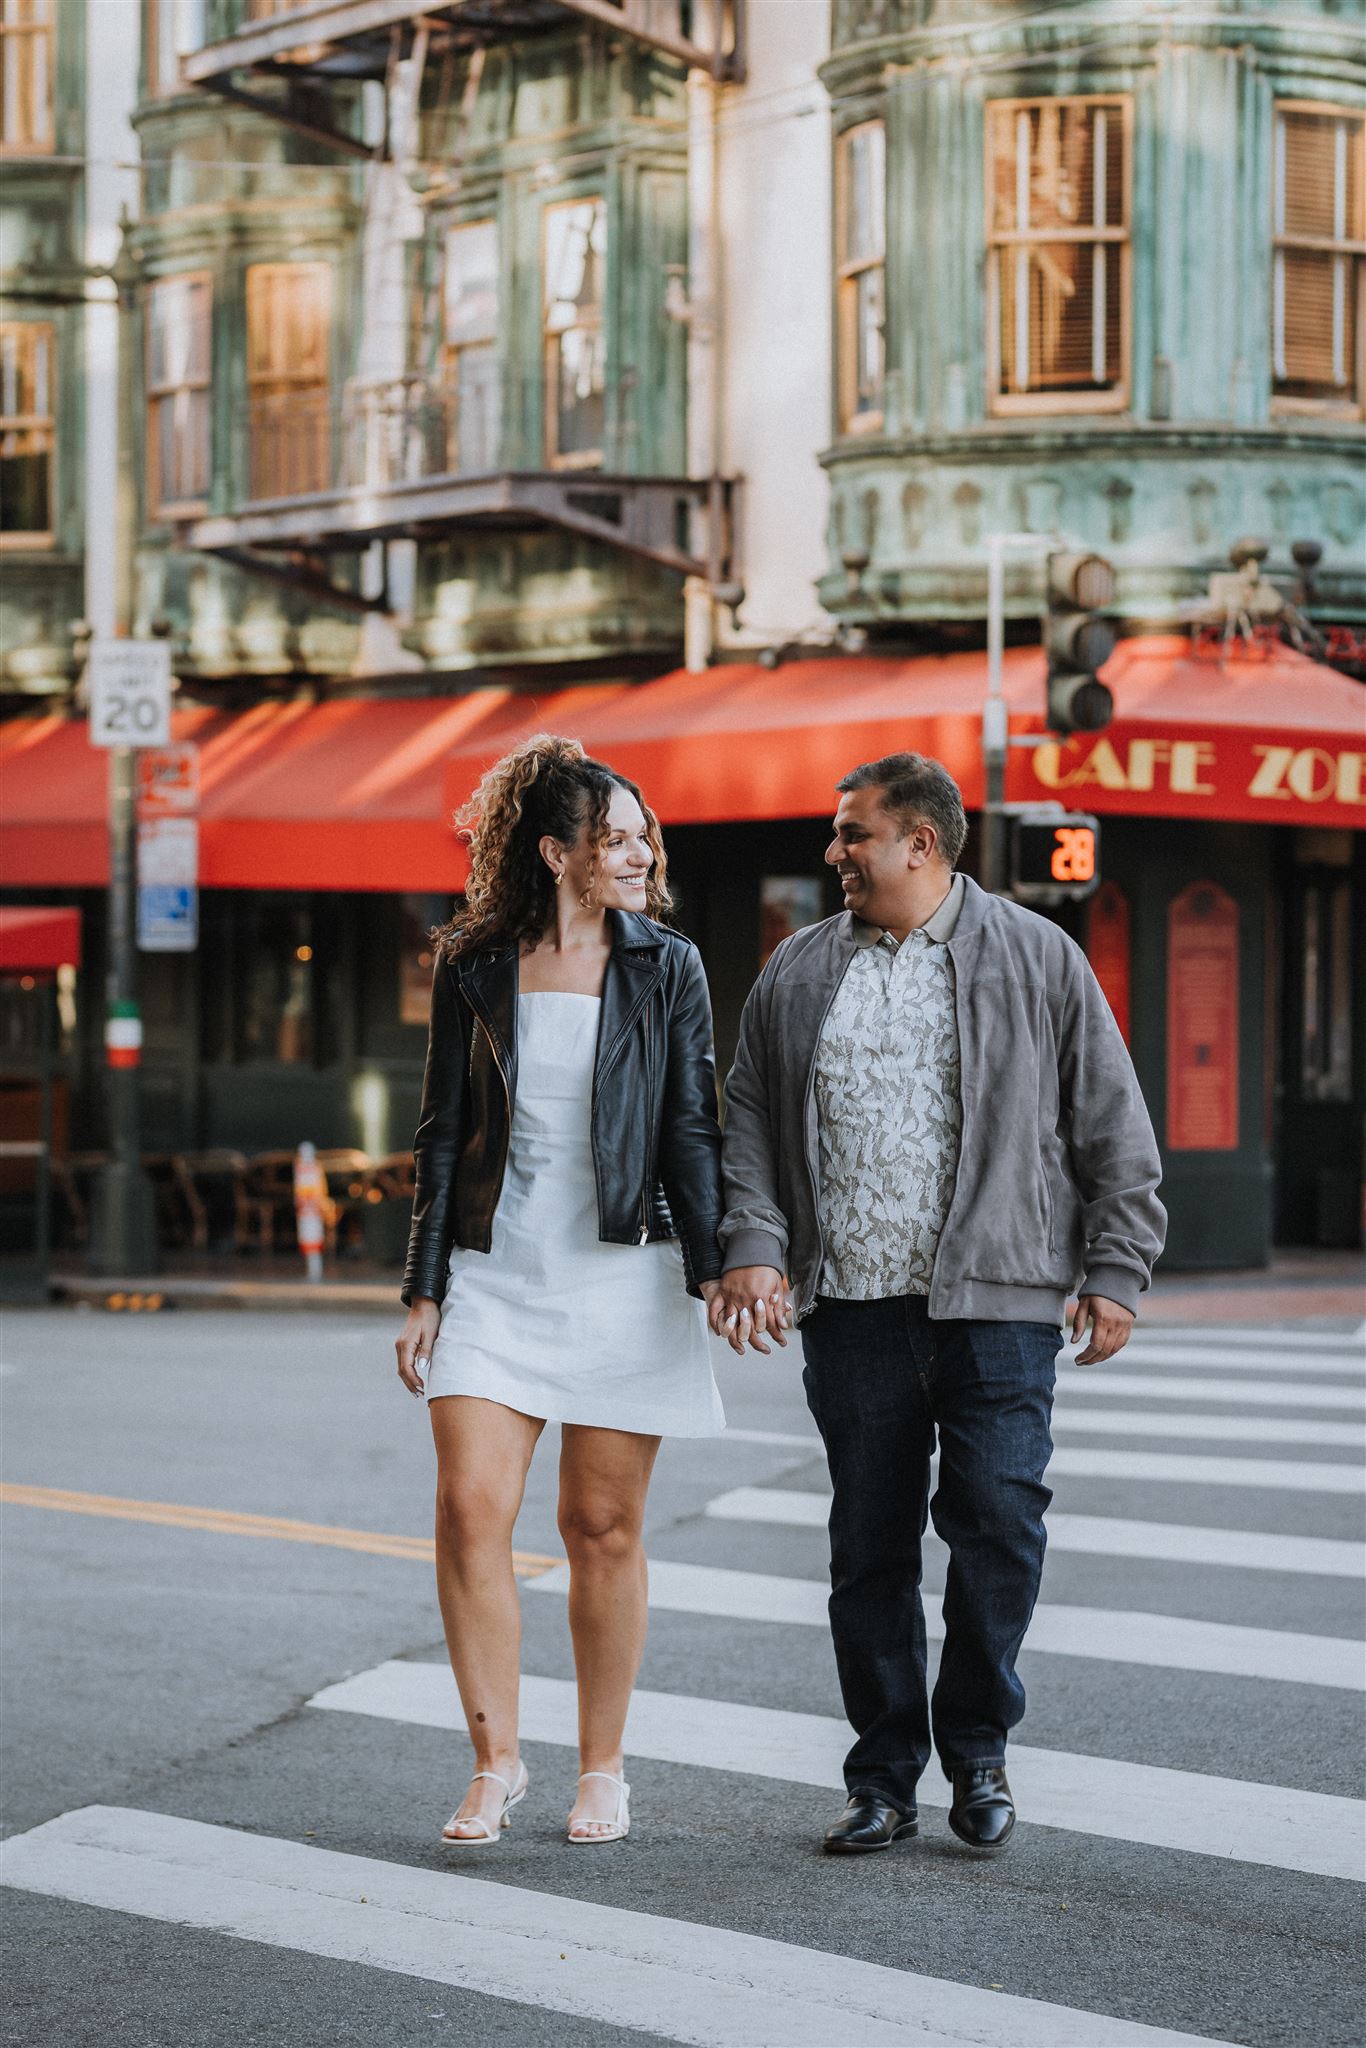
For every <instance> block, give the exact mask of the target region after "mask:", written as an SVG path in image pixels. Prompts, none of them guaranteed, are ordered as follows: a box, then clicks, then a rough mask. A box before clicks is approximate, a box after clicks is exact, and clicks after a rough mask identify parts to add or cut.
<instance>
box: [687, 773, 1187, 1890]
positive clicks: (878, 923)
mask: <svg viewBox="0 0 1366 2048" xmlns="http://www.w3.org/2000/svg"><path fill="white" fill-rule="evenodd" d="M839 789H840V792H841V796H840V803H839V809H838V811H837V812H836V816H835V836H834V839H833V841H832V843H831V845H830V847H829V849H828V851H827V853H826V856H825V858H826V860H827V862H828V863H829V864H830V865H831V866H833V867H834V868H836V869H837V871H838V874H839V878H840V882H841V884H842V886H843V890H844V901H845V906H846V907H845V911H844V913H843V915H841V916H838V917H833V918H829V919H827V920H826V921H825V922H824V923H822V924H818V925H813V926H810V927H808V928H807V929H805V930H803V931H799V932H796V933H794V934H793V935H792V936H791V937H790V938H788V939H786V940H784V942H783V943H782V945H781V946H779V947H778V949H777V951H776V952H775V953H774V955H773V957H772V959H771V960H770V961H769V962H768V965H767V966H766V967H765V968H764V971H763V973H762V974H761V975H760V977H759V980H758V982H757V983H756V985H755V987H754V989H753V990H752V992H751V994H750V997H749V1000H748V1002H747V1004H746V1006H745V1012H744V1017H743V1020H742V1023H741V1027H740V1044H739V1049H738V1051H737V1053H736V1058H735V1065H734V1067H733V1069H732V1071H731V1074H730V1078H729V1080H728V1082H727V1084H726V1096H727V1105H728V1110H727V1122H726V1132H725V1148H724V1154H723V1159H724V1170H725V1182H726V1202H727V1213H726V1216H725V1220H724V1222H723V1223H722V1226H721V1240H722V1247H723V1250H724V1254H725V1266H726V1273H725V1278H724V1279H723V1281H722V1288H721V1293H720V1294H719V1295H718V1296H717V1297H716V1299H715V1300H714V1301H713V1303H712V1325H713V1328H714V1329H716V1330H717V1331H718V1333H720V1334H723V1335H725V1336H728V1337H729V1339H730V1341H731V1343H732V1345H733V1346H734V1348H735V1349H736V1350H737V1351H739V1350H742V1349H743V1348H744V1345H745V1343H746V1342H749V1343H751V1344H752V1345H753V1346H754V1347H755V1348H756V1349H758V1350H761V1351H766V1350H767V1349H768V1343H767V1341H766V1340H767V1338H768V1337H773V1338H775V1339H776V1341H777V1342H779V1343H785V1342H786V1339H785V1337H784V1335H783V1331H784V1329H785V1328H786V1327H787V1326H788V1325H789V1324H790V1321H791V1315H792V1310H793V1307H794V1303H793V1300H792V1298H791V1296H795V1312H796V1316H797V1318H798V1319H799V1320H800V1321H801V1326H802V1337H803V1348H804V1351H805V1358H806V1369H805V1373H804V1376H803V1377H804V1382H805V1386H806V1394H807V1400H808V1402H809V1404H810V1408H811V1412H812V1414H813V1416H814V1417H815V1420H816V1426H817V1428H818V1429H819V1431H820V1433H821V1437H822V1439H823V1441H824V1444H825V1450H826V1456H827V1459H828V1461H829V1466H830V1477H831V1480H832V1481H833V1484H834V1499H833V1502H832V1505H831V1511H830V1538H831V1565H830V1575H831V1588H832V1590H831V1596H830V1623H831V1630H832V1633H833V1635H834V1641H835V1654H836V1660H837V1663H838V1666H839V1675H840V1686H841V1690H842V1693H843V1696H844V1706H845V1711H846V1713H847V1714H848V1717H849V1720H850V1722H851V1723H852V1725H853V1728H854V1730H855V1734H856V1737H857V1740H856V1741H855V1743H854V1746H853V1748H852V1749H851V1750H850V1752H849V1754H848V1757H847V1758H846V1759H845V1782H846V1785H847V1788H848V1795H849V1796H848V1804H847V1805H846V1807H845V1809H844V1812H843V1814H842V1815H841V1816H840V1818H839V1819H838V1820H837V1821H836V1822H835V1823H834V1825H833V1826H832V1827H831V1828H830V1829H829V1830H828V1832H827V1833H826V1836H825V1847H826V1849H827V1850H829V1851H831V1852H832V1853H836V1854H850V1853H856V1852H860V1851H866V1850H873V1849H884V1848H887V1847H888V1846H889V1845H890V1844H891V1843H892V1842H893V1841H894V1840H896V1839H897V1838H898V1837H899V1836H907V1835H913V1834H915V1832H916V1785H917V1781H918V1780H919V1778H920V1775H921V1772H922V1771H923V1770H924V1769H925V1766H926V1764H927V1763H928V1761H929V1757H930V1746H931V1729H933V1740H934V1746H935V1748H936V1749H937V1751H938V1754H939V1758H940V1762H941V1764H942V1766H943V1769H944V1771H945V1774H946V1775H947V1776H948V1777H949V1778H950V1780H951V1781H952V1785H953V1799H952V1805H951V1808H950V1812H949V1824H950V1826H951V1827H952V1829H953V1831H954V1833H955V1834H956V1835H958V1836H959V1838H960V1839H961V1840H962V1841H964V1842H966V1843H968V1844H969V1845H970V1846H971V1847H973V1848H974V1849H982V1850H995V1849H999V1848H1001V1847H1003V1846H1004V1844H1005V1842H1006V1840H1007V1838H1008V1837H1009V1835H1010V1833H1011V1830H1012V1828H1013V1827H1014V1825H1015V1808H1014V1803H1013V1801H1012V1798H1011V1793H1010V1786H1009V1783H1008V1781H1007V1779H1006V1774H1005V1752H1006V1736H1007V1734H1008V1732H1009V1730H1010V1729H1011V1728H1013V1727H1014V1726H1015V1725H1016V1724H1017V1723H1018V1721H1019V1720H1020V1718H1021V1716H1022V1714H1023V1713H1024V1691H1023V1688H1022V1686H1021V1685H1020V1682H1019V1679H1018V1678H1017V1677H1016V1675H1015V1661H1016V1657H1017V1655H1018V1653H1019V1648H1020V1644H1021V1641H1022V1640H1023V1637H1024V1633H1025V1630H1026V1628H1027V1627H1028V1625H1029V1618H1030V1615H1031V1614H1032V1612H1033V1608H1034V1602H1035V1599H1036V1597H1037V1594H1038V1589H1039V1577H1040V1573H1041V1570H1042V1567H1043V1554H1044V1526H1043V1514H1044V1509H1045V1508H1046V1507H1047V1505H1048V1503H1049V1501H1050V1499H1051V1498H1052V1496H1051V1494H1050V1492H1049V1489H1048V1488H1047V1487H1046V1486H1045V1485H1044V1468H1045V1467H1046V1465H1047V1463H1048V1459H1049V1455H1050V1453H1051V1451H1052V1440H1051V1438H1050V1436H1049V1416H1050V1411H1051V1408H1052V1396H1053V1377H1054V1359H1055V1357H1056V1354H1057V1351H1058V1349H1059V1346H1060V1344H1061V1342H1062V1332H1061V1325H1062V1321H1063V1317H1064V1314H1065V1306H1066V1300H1067V1297H1068V1295H1069V1293H1070V1292H1071V1290H1072V1289H1073V1287H1078V1293H1079V1299H1078V1301H1077V1307H1076V1311H1075V1315H1074V1317H1073V1324H1072V1335H1073V1339H1074V1341H1076V1342H1080V1341H1081V1338H1082V1336H1083V1333H1084V1332H1086V1330H1087V1329H1088V1326H1089V1339H1088V1342H1087V1345H1086V1349H1085V1350H1084V1351H1083V1352H1081V1354H1080V1355H1079V1357H1078V1360H1077V1363H1078V1364H1079V1365H1088V1364H1091V1363H1093V1362H1096V1361H1099V1360H1101V1359H1105V1358H1110V1357H1113V1355H1114V1354H1115V1352H1117V1351H1118V1350H1119V1349H1120V1348H1121V1346H1122V1345H1123V1344H1124V1343H1125V1342H1126V1340H1127V1338H1128V1335H1129V1331H1130V1329H1131V1327H1132V1324H1133V1319H1134V1312H1135V1309H1136V1308H1137V1305H1138V1298H1139V1295H1140V1294H1141V1293H1142V1292H1143V1290H1144V1288H1146V1286H1147V1285H1148V1282H1149V1279H1150V1277H1151V1273H1152V1266H1153V1261H1154V1260H1155V1259H1156V1257H1157V1255H1158V1253H1159V1252H1160V1250H1161V1248H1162V1242H1163V1234H1164V1230H1165V1224H1166V1217H1165V1213H1164V1211H1163V1208H1162V1205H1161V1203H1160V1202H1159V1201H1158V1199H1157V1194H1156V1188H1157V1183H1158V1179H1159V1177H1160V1164H1159V1159H1158V1152H1157V1144H1156V1140H1155V1139H1154V1137H1153V1131H1152V1126H1151V1124H1150V1122H1149V1119H1148V1114H1147V1111H1146V1109H1145V1108H1144V1105H1143V1099H1142V1096H1141V1095H1140V1093H1139V1088H1138V1082H1137V1080H1136V1078H1135V1075H1134V1070H1133V1067H1132V1064H1131V1063H1130V1060H1129V1055H1128V1053H1127V1051H1126V1050H1125V1046H1124V1041H1123V1039H1122V1038H1121V1036H1120V1034H1119V1031H1118V1029H1117V1027H1116V1025H1115V1022H1114V1019H1113V1018H1112V1017H1111V1015H1110V1011H1109V1008H1108V1006H1107V1004H1106V1002H1105V998H1104V996H1103V995H1102V994H1101V991H1100V988H1099V986H1098V984H1097V982H1096V980H1095V977H1094V976H1093V975H1092V973H1091V970H1090V968H1089V967H1088V965H1087V963H1086V959H1085V957H1084V955H1083V954H1082V953H1081V951H1080V949H1079V948H1078V947H1077V946H1075V945H1074V944H1073V942H1072V941H1071V940H1070V939H1069V938H1067V937H1066V935H1065V934H1064V933H1063V932H1062V931H1060V930H1059V929H1058V927H1057V926H1056V925H1053V924H1050V923H1049V922H1048V920H1047V919H1046V918H1042V917H1038V916H1036V915H1035V914H1034V913H1033V912H1032V911H1028V910H1025V909H1023V908H1021V907H1020V906H1019V905H1018V904H1015V903H1012V902H1010V901H1008V900H1006V899H1005V898H1002V897H997V896H988V895H986V894H984V892H983V891H982V890H981V889H979V888H978V887H977V886H976V884H975V883H973V882H971V881H969V880H968V879H966V878H965V877H964V876H962V875H956V874H955V872H954V865H955V862H956V861H957V859H958V856H959V854H960V853H961V851H962V848H963V841H964V839H965V837H966V834H967V820H966V818H965V816H964V813H963V801H962V797H961V795H960V794H959V791H958V787H957V785H956V784H955V783H954V781H953V779H952V777H951V776H950V775H949V774H948V773H947V771H946V770H945V769H944V768H942V767H941V766H940V765H939V763H938V762H936V761H932V760H927V759H924V758H923V757H922V756H920V755H918V754H893V755H890V756H889V757H888V758H887V759H885V760H882V761H873V762H871V763H869V764H867V765H866V766H864V767H861V768H856V769H855V770H854V771H853V773H852V774H850V775H846V776H845V778H844V780H843V781H842V782H841V783H840V785H839ZM785 1273H786V1274H790V1276H791V1296H790V1295H789V1293H788V1290H787V1286H786V1284H785V1282H784V1278H783V1276H784V1274H785ZM1078 1283H1079V1285H1078ZM936 1433H937V1435H938V1440H939V1483H938V1489H937V1491H936V1492H935V1494H934V1498H933V1501H931V1500H930V1498H929V1495H930V1456H931V1452H932V1450H933V1448H934V1443H935V1437H936ZM927 1507H928V1510H929V1512H930V1513H932V1514H933V1517H934V1525H935V1528H936V1529H937V1530H938V1532H939V1535H940V1536H941V1537H942V1538H943V1539H944V1541H945V1542H946V1543H947V1545H948V1547H949V1566H948V1578H947V1582H946V1587H945V1593H944V1623H945V1638H944V1648H943V1655H942V1657H941V1660H940V1666H939V1678H938V1682H937V1683H936V1685H935V1688H934V1698H933V1701H932V1702H930V1701H928V1700H927V1698H926V1675H925V1617H924V1610H923V1608H922V1606H921V1600H920V1577H921V1538H922V1536H923V1533H924V1529H925V1520H926V1512H927Z"/></svg>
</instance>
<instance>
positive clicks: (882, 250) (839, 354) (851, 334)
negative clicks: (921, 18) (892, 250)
mask: <svg viewBox="0 0 1366 2048" xmlns="http://www.w3.org/2000/svg"><path fill="white" fill-rule="evenodd" d="M873 133H876V134H878V135H880V136H881V138H882V141H881V149H880V155H881V171H882V186H881V194H880V198H881V219H880V225H881V229H882V235H881V245H880V247H879V248H878V249H877V250H876V251H872V252H860V253H858V254H857V255H850V254H849V252H848V250H847V248H846V246H845V237H846V234H847V232H848V220H849V161H850V158H851V156H852V154H853V145H854V143H855V141H856V139H857V138H858V137H860V136H866V135H870V134H873ZM873 271H880V272H881V274H882V309H883V321H884V326H883V328H882V330H881V340H880V348H879V364H878V395H879V399H880V401H881V402H880V403H879V404H878V405H876V406H869V407H868V408H867V410H866V411H863V412H860V411H859V410H858V361H859V336H858V312H859V293H860V289H861V286H862V280H863V279H864V278H865V277H867V276H868V275H869V274H870V273H871V272H873ZM886 313H887V124H886V122H885V121H883V120H882V118H881V117H880V116H879V117H878V118H877V119H876V120H872V121H860V122H858V123H857V124H856V125H855V126H854V127H852V128H846V129H844V130H843V132H842V133H841V134H840V135H839V136H837V137H836V141H835V366H836V367H835V379H836V389H837V405H838V416H839V431H840V433H841V434H842V435H853V434H876V433H880V432H881V430H882V426H883V423H884V420H885V417H886V397H887V338H886V329H885V321H886Z"/></svg>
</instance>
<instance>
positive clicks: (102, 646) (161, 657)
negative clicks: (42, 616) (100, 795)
mask: <svg viewBox="0 0 1366 2048" xmlns="http://www.w3.org/2000/svg"><path fill="white" fill-rule="evenodd" d="M86 672H87V675H88V678H89V683H90V723H89V737H90V740H91V743H92V744H93V745H94V746H97V747H107V748H108V749H109V957H108V962H107V966H106V971H105V991H106V998H107V1001H106V1012H105V1027H104V1046H105V1076H106V1079H105V1089H106V1094H105V1101H106V1105H107V1121H108V1142H109V1157H108V1160H107V1162H106V1164H105V1165H104V1166H103V1167H102V1169H101V1171H100V1175H99V1179H98V1181H97V1183H96V1187H95V1205H94V1217H93V1228H92V1230H91V1251H90V1265H91V1269H92V1271H94V1272H96V1273H100V1274H104V1275H107V1276H109V1277H114V1276H117V1277H119V1278H121V1279H132V1278H135V1277H138V1276H141V1275H143V1274H148V1273H152V1272H154V1271H155V1270H156V1259H157V1239H156V1208H155V1202H154V1198H153V1194H152V1184H151V1182H150V1180H149V1179H148V1178H147V1176H146V1174H145V1173H144V1172H143V1170H142V1146H141V1135H142V1134H141V1128H140V1126H141V1118H140V1115H139V1108H140V1100H139V1085H138V1084H139V1068H140V1066H141V1063H142V1023H141V1019H140V1018H139V1015H138V1002H137V950H136V910H135V902H134V893H133V892H134V890H135V888H136V886H137V852H136V837H135V834H136V831H137V818H136V803H135V782H136V775H137V751H136V750H137V747H138V746H153V745H163V746H164V745H165V743H166V741H167V740H168V739H169V737H170V720H171V652H170V648H169V647H168V646H167V645H166V643H165V642H164V641H139V640H95V641H92V642H91V645H90V653H89V658H88V664H87V671H86Z"/></svg>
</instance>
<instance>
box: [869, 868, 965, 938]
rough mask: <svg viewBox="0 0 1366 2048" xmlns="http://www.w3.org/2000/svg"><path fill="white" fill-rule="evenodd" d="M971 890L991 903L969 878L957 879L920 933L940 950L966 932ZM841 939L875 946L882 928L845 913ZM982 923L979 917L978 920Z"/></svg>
mask: <svg viewBox="0 0 1366 2048" xmlns="http://www.w3.org/2000/svg"><path fill="white" fill-rule="evenodd" d="M969 890H972V891H973V892H974V893H975V894H976V895H977V896H978V897H979V898H980V899H981V901H982V902H983V903H985V902H987V901H988V898H987V897H986V896H985V895H984V893H983V891H982V890H981V889H979V888H978V887H977V884H976V883H975V882H972V881H969V879H968V877H967V876H966V875H955V876H954V878H953V880H952V881H951V882H950V884H949V893H948V895H947V896H946V897H945V898H944V901H943V902H942V903H941V904H940V906H939V908H938V910H936V911H935V913H934V915H933V917H927V918H926V920H925V922H924V924H923V925H922V926H921V930H922V931H923V932H924V933H925V935H926V937H927V938H930V939H933V940H934V942H935V944H936V945H937V946H946V945H947V944H948V942H949V940H950V939H953V938H956V937H958V935H959V933H960V932H962V931H963V930H964V929H965V920H964V914H965V912H966V910H967V906H968V891H969ZM838 922H839V925H840V928H841V929H840V936H841V937H842V938H843V939H845V940H846V941H847V942H848V943H849V944H850V945H851V946H857V947H860V948H863V947H867V946H876V945H877V944H878V942H879V941H880V940H881V938H882V928H881V926H880V925H875V924H866V923H865V922H864V920H863V919H862V918H861V917H855V915H854V913H853V911H852V910H846V911H845V912H844V913H843V914H842V916H841V917H840V919H839V920H838ZM977 922H978V923H980V922H981V919H980V916H979V917H978V919H977Z"/></svg>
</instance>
